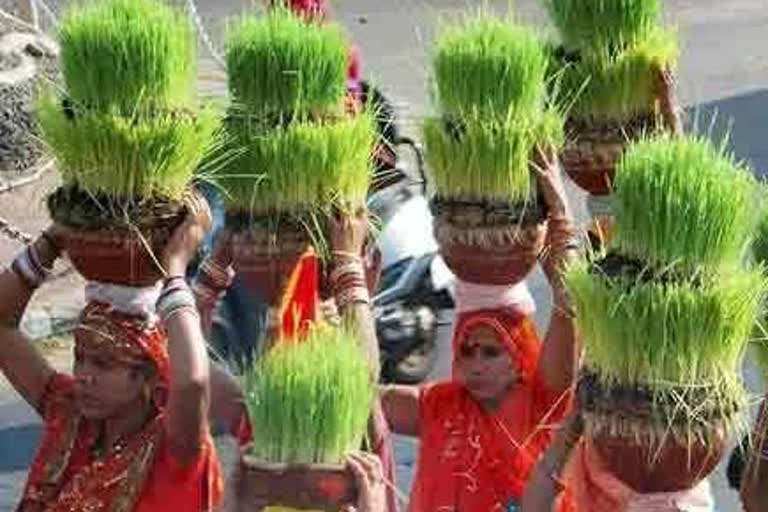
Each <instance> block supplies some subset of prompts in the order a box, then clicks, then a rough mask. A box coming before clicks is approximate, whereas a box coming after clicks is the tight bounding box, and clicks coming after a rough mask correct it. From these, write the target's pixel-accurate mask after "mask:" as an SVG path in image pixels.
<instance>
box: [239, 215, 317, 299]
mask: <svg viewBox="0 0 768 512" xmlns="http://www.w3.org/2000/svg"><path fill="white" fill-rule="evenodd" d="M310 246H311V241H310V237H309V235H308V234H307V233H306V232H304V231H303V230H301V229H299V228H295V229H289V228H288V227H283V228H281V229H280V231H279V232H277V233H275V232H271V231H268V230H267V229H263V228H260V227H253V228H249V229H246V230H242V231H238V232H236V233H234V234H233V236H232V256H233V265H234V268H235V271H236V272H237V273H238V275H240V276H241V277H242V278H243V279H244V281H245V283H246V285H247V286H248V288H250V289H251V290H253V291H257V292H259V293H261V294H262V296H263V298H264V300H266V301H267V302H268V303H269V304H271V305H273V306H277V305H278V303H279V301H280V299H281V298H282V293H283V291H284V289H285V286H286V284H287V282H288V279H289V277H290V275H291V272H292V271H293V269H294V268H295V267H296V264H297V263H298V262H299V259H300V258H301V256H302V255H303V254H304V253H305V252H306V251H307V250H308V249H309V248H310Z"/></svg>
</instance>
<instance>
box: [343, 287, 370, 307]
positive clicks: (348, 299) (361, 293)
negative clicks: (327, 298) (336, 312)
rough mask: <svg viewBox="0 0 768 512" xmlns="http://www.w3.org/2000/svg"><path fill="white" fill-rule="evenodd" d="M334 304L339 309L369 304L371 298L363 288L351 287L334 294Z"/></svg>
mask: <svg viewBox="0 0 768 512" xmlns="http://www.w3.org/2000/svg"><path fill="white" fill-rule="evenodd" d="M336 303H337V304H338V306H339V307H340V308H344V307H347V306H350V305H353V304H370V303H371V297H370V295H369V293H368V288H366V287H365V286H352V287H349V288H346V289H344V290H341V291H339V292H338V293H336Z"/></svg>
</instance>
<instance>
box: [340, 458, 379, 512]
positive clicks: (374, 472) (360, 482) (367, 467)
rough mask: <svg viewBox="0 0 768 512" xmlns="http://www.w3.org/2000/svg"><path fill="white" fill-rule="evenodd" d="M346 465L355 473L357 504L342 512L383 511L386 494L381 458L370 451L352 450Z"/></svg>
mask: <svg viewBox="0 0 768 512" xmlns="http://www.w3.org/2000/svg"><path fill="white" fill-rule="evenodd" d="M347 467H348V468H349V469H350V470H351V471H352V474H354V475H355V482H356V483H357V504H356V505H355V506H351V505H350V506H348V507H346V508H344V509H343V512H385V511H386V509H387V496H386V487H385V485H384V468H383V467H382V465H381V459H379V458H378V457H377V456H375V455H372V454H370V453H366V452H353V453H350V454H349V455H347Z"/></svg>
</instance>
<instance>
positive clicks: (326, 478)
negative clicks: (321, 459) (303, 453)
mask: <svg viewBox="0 0 768 512" xmlns="http://www.w3.org/2000/svg"><path fill="white" fill-rule="evenodd" d="M235 494H236V497H237V498H236V499H237V504H238V508H237V510H255V508H254V507H255V506H257V505H264V504H268V505H271V506H279V507H289V508H292V509H296V510H324V511H329V512H337V511H338V510H341V509H342V507H344V506H345V505H349V504H354V503H355V502H356V499H357V489H356V486H355V480H354V476H353V475H352V473H350V472H349V471H348V470H347V469H346V468H345V467H344V466H334V465H321V464H265V463H262V462H260V461H258V460H257V459H255V458H253V457H251V456H249V455H246V454H243V455H242V456H241V458H240V467H239V475H238V477H237V483H236V489H235Z"/></svg>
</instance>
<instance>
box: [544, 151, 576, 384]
mask: <svg viewBox="0 0 768 512" xmlns="http://www.w3.org/2000/svg"><path fill="white" fill-rule="evenodd" d="M536 167H537V177H538V183H539V188H540V190H541V193H542V195H543V196H544V199H545V201H546V202H547V206H548V209H549V220H548V223H547V239H546V246H545V248H544V252H543V253H542V255H541V257H540V261H541V266H542V269H543V270H544V274H545V275H546V276H547V280H548V281H549V284H550V287H551V288H552V314H551V316H550V321H549V330H548V331H547V335H546V338H545V340H544V345H543V347H542V352H541V359H540V361H539V372H540V375H541V377H542V378H543V379H544V383H545V384H546V385H547V386H548V387H549V389H550V390H552V391H555V392H560V391H565V390H567V389H569V388H570V387H571V385H572V384H573V381H574V379H575V378H576V372H577V367H578V360H579V350H580V347H579V343H578V339H577V337H576V330H575V327H574V322H573V315H572V312H571V306H570V301H569V299H568V294H567V293H566V290H565V283H564V280H563V269H564V267H565V266H566V265H567V264H568V262H570V261H571V260H572V259H574V258H576V257H577V246H576V245H575V244H574V241H575V238H574V227H573V226H574V224H573V217H572V216H571V213H570V210H569V208H568V199H567V197H566V194H565V188H564V186H563V180H562V176H561V171H560V166H559V164H558V162H557V157H556V156H555V155H553V154H546V155H545V154H544V153H543V152H539V158H538V159H537V165H536Z"/></svg>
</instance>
